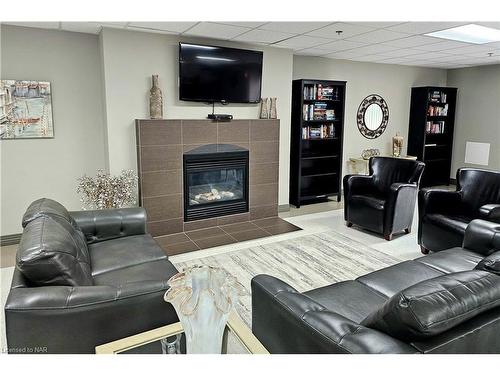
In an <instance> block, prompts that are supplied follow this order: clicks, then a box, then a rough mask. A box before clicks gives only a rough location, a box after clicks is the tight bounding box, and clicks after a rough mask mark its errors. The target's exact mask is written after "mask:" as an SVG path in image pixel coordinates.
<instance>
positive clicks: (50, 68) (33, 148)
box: [0, 25, 105, 235]
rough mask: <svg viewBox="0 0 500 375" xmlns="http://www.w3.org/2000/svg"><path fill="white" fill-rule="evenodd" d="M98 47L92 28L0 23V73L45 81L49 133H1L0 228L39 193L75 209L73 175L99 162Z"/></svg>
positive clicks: (14, 224)
mask: <svg viewBox="0 0 500 375" xmlns="http://www.w3.org/2000/svg"><path fill="white" fill-rule="evenodd" d="M98 51H99V50H98V37H97V36H96V35H88V34H79V33H70V32H62V31H50V30H41V29H28V28H20V27H13V26H5V25H3V26H1V59H0V60H1V74H0V76H1V78H2V79H33V80H45V81H50V82H51V84H52V110H53V118H54V133H55V137H54V138H53V139H19V140H3V141H0V148H1V156H2V159H1V230H0V234H1V235H8V234H14V233H20V232H21V216H22V214H23V213H24V211H25V209H26V208H27V206H28V204H29V203H30V202H31V201H33V200H35V199H37V198H40V197H52V198H55V199H57V200H58V201H60V202H61V203H62V204H64V205H65V206H66V207H67V208H68V209H79V208H80V206H81V205H80V202H79V199H78V195H77V193H76V179H77V178H78V177H79V176H80V175H82V174H83V173H95V170H96V169H98V168H103V167H105V160H104V141H103V129H104V124H103V116H102V97H101V91H100V87H101V86H100V82H101V77H100V74H99V53H98Z"/></svg>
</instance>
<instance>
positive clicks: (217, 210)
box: [183, 144, 248, 222]
mask: <svg viewBox="0 0 500 375" xmlns="http://www.w3.org/2000/svg"><path fill="white" fill-rule="evenodd" d="M183 161H184V170H183V173H184V221H186V222H187V221H193V220H201V219H208V218H211V217H216V216H224V215H232V214H237V213H242V212H248V150H247V149H244V148H242V147H238V146H234V145H226V144H219V145H216V144H212V145H205V146H201V147H198V148H195V149H193V150H191V151H189V152H187V153H185V154H184V156H183Z"/></svg>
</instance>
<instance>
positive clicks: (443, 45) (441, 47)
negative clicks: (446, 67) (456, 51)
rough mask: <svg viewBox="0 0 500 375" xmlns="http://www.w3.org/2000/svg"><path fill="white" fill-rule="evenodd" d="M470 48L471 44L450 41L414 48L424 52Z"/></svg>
mask: <svg viewBox="0 0 500 375" xmlns="http://www.w3.org/2000/svg"><path fill="white" fill-rule="evenodd" d="M436 40H441V39H436ZM467 46H470V44H467V43H462V42H456V41H453V40H448V41H444V42H437V43H432V44H424V45H421V46H415V47H413V48H415V49H419V50H423V51H445V50H448V49H451V48H459V47H467Z"/></svg>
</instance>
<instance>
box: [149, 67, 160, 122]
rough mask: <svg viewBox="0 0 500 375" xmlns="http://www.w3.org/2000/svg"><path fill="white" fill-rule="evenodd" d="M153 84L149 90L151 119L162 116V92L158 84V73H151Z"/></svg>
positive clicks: (157, 118)
mask: <svg viewBox="0 0 500 375" xmlns="http://www.w3.org/2000/svg"><path fill="white" fill-rule="evenodd" d="M152 81H153V86H152V87H151V90H149V116H150V117H151V119H152V120H159V119H162V118H163V93H162V92H161V89H160V87H159V86H158V74H153V75H152Z"/></svg>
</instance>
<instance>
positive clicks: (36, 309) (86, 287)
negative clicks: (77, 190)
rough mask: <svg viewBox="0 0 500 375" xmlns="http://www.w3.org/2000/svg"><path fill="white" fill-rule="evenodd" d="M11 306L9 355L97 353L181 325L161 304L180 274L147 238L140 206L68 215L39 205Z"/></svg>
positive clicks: (55, 206)
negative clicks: (173, 278)
mask: <svg viewBox="0 0 500 375" xmlns="http://www.w3.org/2000/svg"><path fill="white" fill-rule="evenodd" d="M22 224H23V227H24V230H23V235H22V238H21V243H20V244H19V249H18V252H17V259H16V269H15V271H14V277H13V281H12V286H11V290H10V293H9V296H8V298H7V303H6V306H5V319H6V331H7V345H8V350H9V353H33V352H40V353H94V352H95V347H96V346H97V345H100V344H104V343H106V342H110V341H114V340H117V339H120V338H123V337H126V336H130V335H133V334H136V333H139V332H142V331H146V330H150V329H153V328H157V327H159V326H162V325H166V324H170V323H173V322H176V321H178V318H177V315H176V313H175V310H174V309H173V307H172V305H170V304H168V303H166V302H164V301H163V294H164V293H165V290H166V289H167V285H166V283H167V280H168V279H169V278H170V277H171V276H173V275H174V274H176V273H177V269H176V268H175V267H174V266H173V265H172V263H170V261H169V260H168V259H167V256H166V255H165V253H164V252H163V251H162V249H161V248H160V247H159V246H158V245H157V244H156V242H155V241H154V239H153V238H152V237H151V236H150V235H149V234H147V233H146V213H145V211H144V209H142V208H127V209H113V210H101V211H78V212H72V213H68V211H66V209H65V208H64V207H63V206H62V205H60V204H59V203H57V202H55V201H53V200H50V199H45V198H43V199H39V200H37V201H35V202H33V203H32V204H31V205H30V206H29V208H28V210H27V211H26V213H25V214H24V216H23V223H22Z"/></svg>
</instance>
